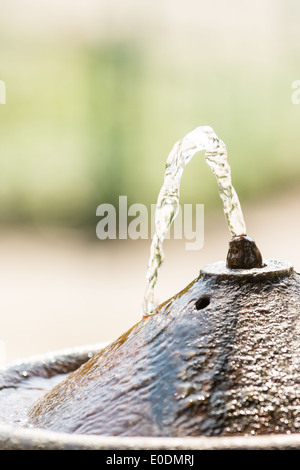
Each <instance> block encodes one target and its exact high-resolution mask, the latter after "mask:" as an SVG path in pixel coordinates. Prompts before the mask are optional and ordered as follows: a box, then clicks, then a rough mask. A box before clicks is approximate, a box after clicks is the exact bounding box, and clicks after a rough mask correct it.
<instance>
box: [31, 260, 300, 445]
mask: <svg viewBox="0 0 300 470" xmlns="http://www.w3.org/2000/svg"><path fill="white" fill-rule="evenodd" d="M275 264H276V263H275ZM271 265H272V263H270V270H271V271H272V274H271V275H270V276H268V274H267V271H268V267H266V268H264V274H263V275H259V276H255V275H252V274H253V273H255V270H254V271H253V273H250V272H248V273H247V272H245V271H244V272H241V275H237V274H236V273H234V274H233V275H232V276H229V275H228V276H227V275H225V274H224V272H223V275H222V270H220V265H219V266H218V268H216V270H217V271H218V274H213V275H212V274H210V275H209V273H208V271H206V273H205V269H204V270H203V272H202V274H201V275H200V277H199V278H198V279H196V280H195V281H194V282H192V283H191V284H190V285H189V286H188V287H187V288H186V289H184V290H183V291H182V292H181V293H179V294H177V295H176V296H174V297H173V298H172V299H170V300H168V301H167V302H165V303H164V304H162V305H161V306H160V307H159V309H158V310H157V313H156V314H154V315H153V316H150V317H147V318H144V319H143V320H142V321H141V322H140V323H138V324H137V325H135V326H134V327H133V328H132V329H131V330H129V331H128V332H127V333H125V334H124V335H123V336H121V337H120V338H119V339H118V340H116V341H115V342H113V343H112V344H110V345H109V346H107V347H106V348H105V349H104V350H102V351H101V352H99V353H98V354H95V355H94V356H93V357H92V358H91V359H90V360H89V361H88V362H86V363H85V364H83V365H82V366H81V367H79V369H77V370H76V371H75V372H73V373H72V374H70V375H69V376H68V377H67V378H66V379H65V380H64V381H62V382H61V383H59V384H58V385H56V386H55V387H54V388H53V389H52V390H51V391H50V392H48V393H46V394H45V395H44V396H43V397H42V398H40V399H39V400H38V401H37V402H36V403H35V404H34V405H33V406H32V407H31V409H30V412H29V422H30V424H31V425H33V426H36V427H39V428H43V429H49V430H54V431H64V432H69V433H82V434H98V435H116V436H200V435H205V436H226V435H236V434H237V435H241V434H243V435H245V434H249V435H252V434H273V433H295V432H297V431H299V426H300V390H299V381H300V370H299V361H300V348H299V342H300V279H299V276H298V275H297V274H296V273H295V272H294V271H293V270H292V268H291V267H290V266H289V265H285V264H283V265H281V268H282V269H281V270H280V269H279V268H278V266H277V268H278V269H277V271H276V269H275V267H274V266H275V265H274V263H273V265H272V266H271ZM212 266H214V265H212ZM271 268H272V269H271Z"/></svg>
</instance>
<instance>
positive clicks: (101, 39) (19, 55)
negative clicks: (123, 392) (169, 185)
mask: <svg viewBox="0 0 300 470" xmlns="http://www.w3.org/2000/svg"><path fill="white" fill-rule="evenodd" d="M299 17H300V3H299V1H298V0H251V1H249V0H247V1H246V0H227V1H226V2H225V1H224V0H210V1H208V0H205V1H204V0H186V1H183V0H151V1H145V0H144V1H143V0H64V1H63V2H62V1H58V0H43V1H38V0H22V2H21V1H19V0H18V1H17V0H2V1H1V5H0V80H3V81H4V82H5V83H6V91H7V96H6V104H5V105H3V104H0V260H1V262H0V280H1V294H0V312H1V315H0V331H1V334H0V364H1V362H3V354H2V359H1V348H2V350H5V354H6V358H7V360H10V359H15V358H19V357H24V356H26V355H31V354H36V353H41V352H46V351H49V350H55V349H58V348H65V347H71V346H76V345H81V344H89V343H95V342H99V341H111V340H112V339H115V338H116V337H117V336H118V335H120V334H122V333H124V331H126V329H128V328H130V327H131V326H132V325H133V324H134V323H136V322H138V321H139V320H140V318H141V305H142V300H143V294H144V289H145V274H146V267H147V262H148V257H149V249H150V240H131V239H127V240H105V241H100V240H99V239H98V238H97V237H96V226H97V223H98V221H99V217H97V216H96V209H97V207H98V206H99V205H100V204H102V203H113V204H118V198H119V196H120V195H126V196H128V205H130V204H133V203H142V204H146V205H148V206H150V204H154V203H155V202H156V199H157V195H158V192H159V189H160V187H161V184H162V180H163V173H164V167H165V162H166V159H167V156H168V154H169V152H170V150H171V149H172V147H173V145H174V143H175V142H177V141H178V140H180V139H181V138H182V137H183V136H184V135H185V134H186V133H188V132H190V131H191V130H192V129H194V128H195V127H197V126H201V125H210V126H211V127H213V129H214V130H215V132H216V134H217V135H218V136H219V138H221V139H222V140H223V141H224V142H225V144H226V146H227V150H228V157H229V163H230V165H231V169H232V177H233V184H234V186H235V189H236V190H237V193H238V195H239V198H240V201H241V205H242V208H243V212H244V215H245V221H246V225H247V231H248V233H249V235H250V236H253V238H255V240H256V242H257V244H258V246H259V248H260V249H261V252H262V254H263V256H264V257H266V258H277V259H288V260H291V262H292V263H293V264H294V266H295V268H296V269H298V271H299V270H300V250H299V249H298V245H299V237H300V223H299V218H298V213H299V199H300V185H299V180H300V179H299V177H300V158H299V156H300V155H299V153H300V152H299V129H300V104H299V105H296V104H293V103H292V94H293V92H294V91H295V90H293V89H292V83H293V81H295V80H299V79H300V61H299V58H300V29H299ZM181 203H192V204H196V203H198V204H204V205H205V243H204V247H203V249H202V250H201V251H200V252H199V251H188V250H186V249H185V240H172V239H171V240H168V241H167V243H166V244H165V246H164V248H165V254H166V258H165V263H164V266H163V270H162V271H161V273H160V276H159V282H158V286H157V287H158V290H157V291H156V299H157V302H160V301H165V300H166V299H167V298H169V297H171V296H172V295H174V294H175V293H176V292H178V291H179V290H181V289H182V288H184V286H186V285H187V284H188V283H189V282H190V281H191V280H192V279H193V278H195V277H196V276H198V273H199V269H200V268H201V267H202V266H204V265H205V264H208V263H212V262H214V261H217V260H221V259H225V257H226V253H227V248H228V241H229V239H230V233H229V231H228V229H227V227H226V223H225V220H224V217H222V204H221V201H220V198H219V195H218V190H217V187H216V181H215V178H214V176H213V174H212V172H211V171H210V170H209V168H208V166H207V165H206V163H205V161H204V158H203V156H201V155H199V156H198V158H197V157H195V158H194V159H193V160H192V161H191V162H190V163H189V164H188V165H187V167H186V169H185V171H184V175H183V179H182V192H181ZM1 345H2V346H1Z"/></svg>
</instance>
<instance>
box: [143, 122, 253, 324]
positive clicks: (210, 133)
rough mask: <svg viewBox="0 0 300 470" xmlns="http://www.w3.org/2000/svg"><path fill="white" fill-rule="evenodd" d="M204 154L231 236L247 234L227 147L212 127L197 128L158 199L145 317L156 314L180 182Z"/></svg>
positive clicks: (177, 148)
mask: <svg viewBox="0 0 300 470" xmlns="http://www.w3.org/2000/svg"><path fill="white" fill-rule="evenodd" d="M201 151H205V160H206V162H207V164H208V165H209V167H210V168H211V170H212V171H213V173H214V175H215V176H216V179H217V184H218V188H219V194H220V197H221V199H222V201H223V208H224V214H225V218H226V221H227V225H228V228H229V230H230V233H231V235H232V236H237V235H243V234H246V226H245V222H244V217H243V213H242V209H241V206H240V202H239V199H238V196H237V194H236V192H235V190H234V188H233V186H232V183H231V171H230V166H229V164H228V161H227V150H226V146H225V144H224V142H223V141H222V140H220V139H219V138H218V137H217V135H216V134H215V132H214V130H213V129H212V128H211V127H209V126H201V127H197V128H196V129H194V130H193V131H191V132H189V133H188V134H187V135H186V136H185V137H184V138H183V139H182V140H180V141H178V142H177V143H176V144H175V145H174V147H173V149H172V151H171V152H170V154H169V156H168V159H167V163H166V169H165V175H164V183H163V186H162V188H161V190H160V192H159V195H158V199H157V205H156V212H155V234H154V237H153V240H152V244H151V248H150V258H149V263H148V269H147V274H146V282H147V285H146V292H145V297H144V303H143V315H145V316H146V315H151V314H152V313H154V311H155V301H154V290H155V285H156V283H157V277H158V270H159V268H160V266H161V264H162V263H163V260H164V253H163V241H164V239H165V237H166V235H167V233H168V231H169V229H170V227H171V224H172V222H173V220H174V219H175V217H176V215H177V213H178V209H179V190H180V181H181V177H182V173H183V170H184V167H185V165H186V164H187V163H188V162H189V161H190V160H191V159H192V157H193V156H194V155H195V154H196V153H198V152H201Z"/></svg>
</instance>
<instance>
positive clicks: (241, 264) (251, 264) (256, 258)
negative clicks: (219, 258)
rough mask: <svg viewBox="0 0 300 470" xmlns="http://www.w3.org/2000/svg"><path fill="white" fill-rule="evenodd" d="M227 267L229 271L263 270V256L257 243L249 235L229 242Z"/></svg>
mask: <svg viewBox="0 0 300 470" xmlns="http://www.w3.org/2000/svg"><path fill="white" fill-rule="evenodd" d="M226 266H227V268H229V269H253V268H262V267H263V259H262V255H261V252H260V251H259V249H258V248H257V246H256V243H255V241H254V240H252V238H250V237H248V236H247V235H240V236H237V237H233V238H232V239H231V240H230V242H229V250H228V253H227V259H226Z"/></svg>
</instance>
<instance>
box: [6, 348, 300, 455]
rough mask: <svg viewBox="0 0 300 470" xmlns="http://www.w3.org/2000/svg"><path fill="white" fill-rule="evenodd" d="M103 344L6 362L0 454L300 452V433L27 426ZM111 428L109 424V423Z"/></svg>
mask: <svg viewBox="0 0 300 470" xmlns="http://www.w3.org/2000/svg"><path fill="white" fill-rule="evenodd" d="M106 344H107V343H99V344H94V345H87V346H84V347H77V348H72V349H65V350H59V351H54V352H50V353H47V354H44V355H41V356H33V357H30V358H27V359H24V360H19V361H14V362H11V363H9V364H7V365H6V366H5V367H3V368H2V369H1V371H0V450H57V449H58V450H153V449H158V450H223V449H224V450H225V449H234V450H238V449H253V450H254V449H262V450H264V449H274V450H275V449H280V450H289V449H297V450H299V449H300V433H297V434H295V433H294V434H281V435H280V434H276V435H275V434H274V435H265V436H262V435H260V436H232V437H174V438H173V437H161V438H160V437H139V436H136V437H118V436H107V435H106V436H96V435H95V436H93V435H84V434H68V433H60V432H53V431H47V430H44V429H37V428H33V427H29V426H28V424H27V423H26V412H27V409H28V408H29V407H30V405H31V404H32V403H33V402H34V401H35V400H36V399H37V398H38V397H40V396H41V395H42V394H43V393H45V392H46V391H47V390H49V389H51V388H52V387H53V386H54V385H55V384H56V383H58V382H59V381H60V380H62V379H63V378H64V377H65V376H66V375H67V374H69V373H71V372H73V371H74V370H75V369H77V368H78V367H79V366H81V365H82V364H83V363H85V362H86V361H87V360H89V359H90V358H91V357H92V356H93V355H94V354H95V353H97V352H98V351H99V350H100V349H102V348H103V347H105V346H106ZM107 427H108V429H109V423H107Z"/></svg>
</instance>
